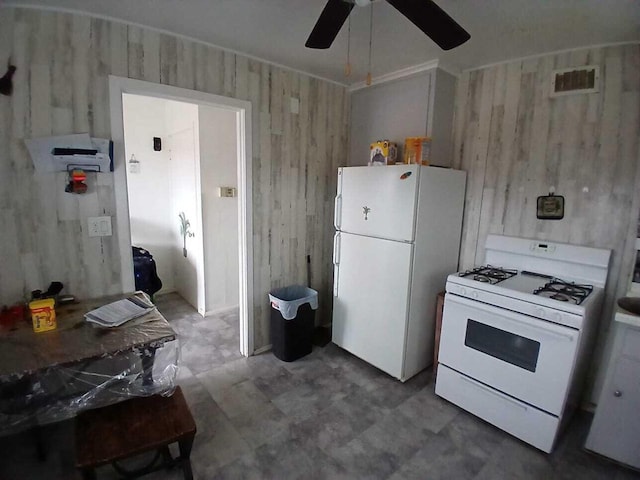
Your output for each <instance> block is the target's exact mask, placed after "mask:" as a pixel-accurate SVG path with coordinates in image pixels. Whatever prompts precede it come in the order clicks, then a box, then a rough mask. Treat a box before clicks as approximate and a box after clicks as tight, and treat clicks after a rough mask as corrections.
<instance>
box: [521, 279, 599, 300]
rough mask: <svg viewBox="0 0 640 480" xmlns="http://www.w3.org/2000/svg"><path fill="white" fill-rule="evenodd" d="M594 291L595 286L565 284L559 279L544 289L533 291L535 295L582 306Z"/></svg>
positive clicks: (552, 281)
mask: <svg viewBox="0 0 640 480" xmlns="http://www.w3.org/2000/svg"><path fill="white" fill-rule="evenodd" d="M592 291H593V285H579V284H576V283H573V282H565V281H564V280H560V279H559V278H553V279H552V280H551V281H549V282H547V283H546V284H544V285H543V286H542V287H540V288H537V289H536V290H534V291H533V294H534V295H540V296H542V297H547V298H551V299H553V300H558V301H559V302H569V303H573V304H574V305H580V304H581V303H582V302H583V301H584V299H585V298H587V297H588V296H589V294H590V293H591V292H592Z"/></svg>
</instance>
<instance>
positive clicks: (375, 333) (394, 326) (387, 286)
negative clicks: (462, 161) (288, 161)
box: [333, 167, 413, 378]
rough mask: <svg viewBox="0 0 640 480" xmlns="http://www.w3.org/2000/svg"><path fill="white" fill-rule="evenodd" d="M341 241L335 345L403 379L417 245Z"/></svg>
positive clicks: (355, 238)
mask: <svg viewBox="0 0 640 480" xmlns="http://www.w3.org/2000/svg"><path fill="white" fill-rule="evenodd" d="M371 168H372V169H373V168H374V167H371ZM379 168H380V169H382V168H383V167H379ZM336 241H337V244H336V249H335V251H336V252H339V257H338V258H335V259H334V262H335V263H336V265H335V267H334V268H335V270H336V275H334V281H335V282H336V283H337V285H334V298H333V342H334V343H335V344H336V345H338V346H340V347H342V348H344V349H345V350H348V351H349V352H351V353H353V354H354V355H356V356H358V357H360V358H362V359H363V360H365V361H367V362H369V363H370V364H371V365H373V366H375V367H378V368H379V369H381V370H383V371H384V372H387V373H388V374H389V375H392V376H393V377H396V378H402V376H403V375H402V374H403V372H402V369H403V360H404V353H405V348H404V347H405V330H406V325H407V309H408V296H409V272H410V265H411V255H412V249H413V245H411V244H408V243H402V242H394V241H390V240H382V239H378V238H372V237H365V236H360V235H351V234H348V233H340V235H339V236H338V237H337V240H336Z"/></svg>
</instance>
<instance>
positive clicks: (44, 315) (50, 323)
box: [29, 298, 58, 333]
mask: <svg viewBox="0 0 640 480" xmlns="http://www.w3.org/2000/svg"><path fill="white" fill-rule="evenodd" d="M54 306H55V301H54V300H53V298H45V299H43V300H34V301H33V302H30V303H29V309H30V310H31V320H32V321H33V331H34V332H36V333H40V332H48V331H49V330H55V328H56V327H57V326H58V325H57V323H56V311H55V309H54Z"/></svg>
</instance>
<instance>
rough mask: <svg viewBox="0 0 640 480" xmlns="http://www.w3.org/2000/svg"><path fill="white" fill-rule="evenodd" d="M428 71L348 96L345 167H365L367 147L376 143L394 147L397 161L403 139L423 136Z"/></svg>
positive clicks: (427, 110) (429, 77) (428, 84)
mask: <svg viewBox="0 0 640 480" xmlns="http://www.w3.org/2000/svg"><path fill="white" fill-rule="evenodd" d="M430 85H431V71H425V72H420V73H419V74H416V75H414V76H411V77H407V78H401V79H398V80H393V81H390V82H387V83H382V84H380V85H373V86H371V87H368V88H363V89H361V90H357V91H355V92H353V93H352V94H351V126H350V132H351V134H350V136H349V139H350V140H349V141H350V148H349V165H351V166H358V165H367V162H368V161H369V145H370V144H371V143H372V142H375V141H376V140H385V139H388V140H391V141H392V142H396V143H397V144H398V149H399V151H398V154H399V155H400V156H399V158H398V160H402V149H403V147H404V139H405V138H406V137H420V136H424V135H426V134H427V117H428V115H429V91H430V90H429V89H430Z"/></svg>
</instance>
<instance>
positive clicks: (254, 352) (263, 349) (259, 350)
mask: <svg viewBox="0 0 640 480" xmlns="http://www.w3.org/2000/svg"><path fill="white" fill-rule="evenodd" d="M269 350H271V344H269V345H265V346H264V347H260V348H258V349H256V350H254V351H253V355H260V354H261V353H264V352H268V351H269Z"/></svg>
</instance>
